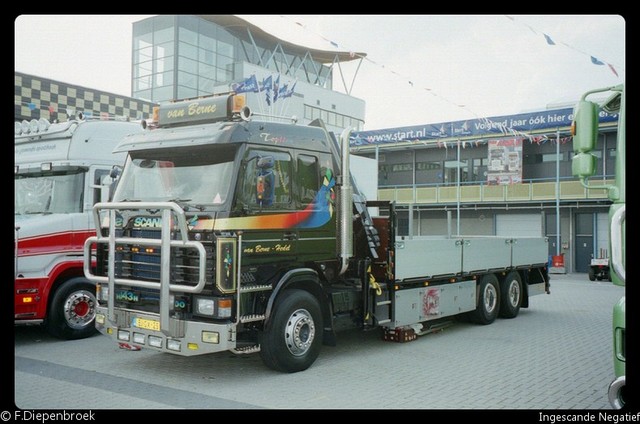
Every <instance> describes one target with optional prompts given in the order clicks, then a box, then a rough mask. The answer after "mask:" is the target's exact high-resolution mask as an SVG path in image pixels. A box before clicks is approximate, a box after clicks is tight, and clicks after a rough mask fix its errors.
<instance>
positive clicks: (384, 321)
mask: <svg viewBox="0 0 640 424" xmlns="http://www.w3.org/2000/svg"><path fill="white" fill-rule="evenodd" d="M388 322H391V320H390V319H381V320H380V321H378V325H381V324H386V323H388Z"/></svg>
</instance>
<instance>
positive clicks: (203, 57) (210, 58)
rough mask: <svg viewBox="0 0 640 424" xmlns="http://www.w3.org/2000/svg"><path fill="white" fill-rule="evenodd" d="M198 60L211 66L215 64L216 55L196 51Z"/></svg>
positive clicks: (207, 51) (202, 50)
mask: <svg viewBox="0 0 640 424" xmlns="http://www.w3.org/2000/svg"><path fill="white" fill-rule="evenodd" d="M198 60H200V62H201V63H206V64H208V65H212V66H213V65H215V63H216V54H215V52H214V51H213V50H207V49H198Z"/></svg>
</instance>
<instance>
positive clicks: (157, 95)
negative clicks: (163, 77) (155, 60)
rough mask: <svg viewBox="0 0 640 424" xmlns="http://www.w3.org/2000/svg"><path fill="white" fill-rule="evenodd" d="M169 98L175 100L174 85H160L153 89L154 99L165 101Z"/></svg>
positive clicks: (155, 100)
mask: <svg viewBox="0 0 640 424" xmlns="http://www.w3.org/2000/svg"><path fill="white" fill-rule="evenodd" d="M167 100H175V99H174V98H173V86H171V85H166V86H164V87H158V88H154V89H153V101H154V102H158V103H159V102H164V101H167Z"/></svg>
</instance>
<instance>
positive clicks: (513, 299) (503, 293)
mask: <svg viewBox="0 0 640 424" xmlns="http://www.w3.org/2000/svg"><path fill="white" fill-rule="evenodd" d="M522 296H523V292H522V278H521V277H520V273H519V272H518V271H511V272H510V273H508V274H507V276H506V277H504V280H502V283H501V284H500V314H499V315H500V317H502V318H515V317H517V316H518V313H519V312H520V305H522Z"/></svg>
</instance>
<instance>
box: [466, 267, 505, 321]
mask: <svg viewBox="0 0 640 424" xmlns="http://www.w3.org/2000/svg"><path fill="white" fill-rule="evenodd" d="M499 311H500V284H499V283H498V279H497V278H496V276H495V275H493V274H487V275H484V276H483V277H482V278H481V279H480V283H478V303H477V306H476V309H475V311H472V312H471V313H470V315H469V318H470V319H471V321H473V322H475V323H478V324H482V325H487V324H491V323H492V322H493V321H495V320H496V318H497V316H498V312H499Z"/></svg>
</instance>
